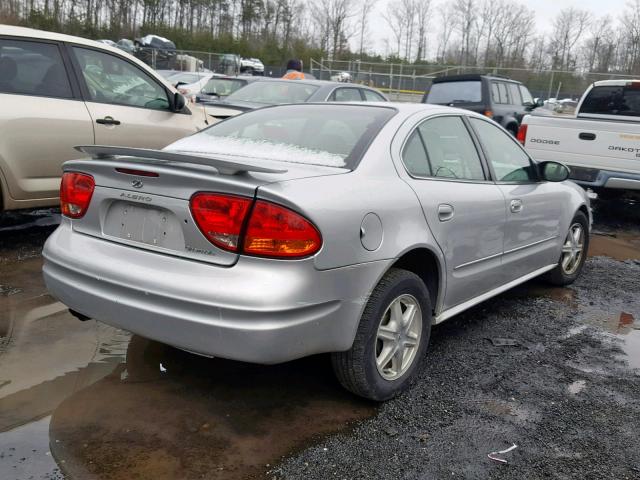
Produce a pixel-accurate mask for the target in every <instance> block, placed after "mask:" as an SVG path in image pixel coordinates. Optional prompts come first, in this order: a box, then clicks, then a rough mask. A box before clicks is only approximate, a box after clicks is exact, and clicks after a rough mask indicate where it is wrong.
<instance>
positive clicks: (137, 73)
mask: <svg viewBox="0 0 640 480" xmlns="http://www.w3.org/2000/svg"><path fill="white" fill-rule="evenodd" d="M73 52H74V54H75V56H76V59H77V60H78V63H79V64H80V68H81V70H82V75H83V77H84V80H85V83H86V85H87V89H88V91H89V98H90V100H91V101H93V102H100V103H113V104H116V105H127V106H131V107H144V108H151V109H156V110H167V109H169V100H168V97H167V92H166V91H165V89H164V88H163V87H161V86H160V85H159V84H158V83H156V82H155V80H153V78H151V77H150V76H149V75H147V74H146V73H144V72H143V71H142V70H140V69H139V68H137V67H135V66H134V65H132V64H130V63H129V62H127V61H125V60H123V59H120V58H118V57H116V56H114V55H110V54H108V53H103V52H98V51H96V50H90V49H87V48H80V47H74V48H73Z"/></svg>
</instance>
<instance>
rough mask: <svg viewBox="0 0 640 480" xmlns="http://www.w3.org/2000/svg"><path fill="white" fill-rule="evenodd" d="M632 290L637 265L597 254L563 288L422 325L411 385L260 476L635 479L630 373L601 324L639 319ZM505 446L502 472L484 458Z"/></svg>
mask: <svg viewBox="0 0 640 480" xmlns="http://www.w3.org/2000/svg"><path fill="white" fill-rule="evenodd" d="M638 292H640V262H638V261H635V260H627V261H625V262H619V261H615V260H611V259H608V258H605V257H597V258H591V259H589V260H588V262H587V264H586V267H585V271H584V273H583V275H582V276H581V278H580V280H579V281H578V282H576V283H575V284H574V285H573V286H571V287H570V288H568V289H547V288H546V287H544V286H543V284H542V283H535V282H534V283H529V284H528V285H526V286H523V287H521V288H518V289H515V290H514V291H512V292H509V293H507V294H505V295H502V296H500V297H498V298H496V299H494V300H490V301H488V302H486V303H484V304H483V305H480V306H479V307H477V308H475V309H473V310H471V311H468V312H467V313H465V314H463V315H461V316H459V317H457V318H455V319H452V320H451V321H449V322H446V323H445V324H443V325H441V326H438V327H436V328H435V329H434V332H433V335H432V340H431V345H430V351H429V353H428V355H427V358H426V366H425V368H424V370H423V372H422V374H421V375H420V378H419V380H418V381H416V382H415V384H414V385H413V387H412V388H411V389H410V390H409V391H407V392H406V393H405V394H403V395H402V396H400V397H399V398H397V399H395V400H392V401H389V402H387V403H385V404H384V405H382V406H381V407H380V410H379V413H378V415H377V416H375V417H374V418H372V419H370V420H367V421H365V422H363V423H361V424H360V425H359V426H358V427H356V428H355V430H354V431H353V432H349V433H343V434H339V435H336V436H332V437H331V438H328V439H325V440H324V441H321V442H320V443H318V444H317V445H315V446H314V447H312V448H309V449H307V450H305V451H302V452H300V453H298V454H297V455H295V456H293V457H290V458H288V459H286V460H285V461H284V462H283V463H282V464H281V465H280V466H279V467H278V468H275V469H273V470H271V471H270V472H268V473H269V474H270V476H272V477H275V478H287V479H297V478H301V479H302V478H304V479H327V478H345V479H346V478H349V479H351V478H394V479H397V478H425V479H431V478H438V479H442V478H461V477H462V478H467V479H473V478H482V479H486V478H492V479H494V478H495V479H512V478H513V479H522V478H526V479H537V478H547V477H550V478H558V479H565V478H566V479H568V478H575V479H614V478H615V479H631V478H634V479H638V478H640V449H639V448H638V444H639V443H640V442H639V440H640V376H639V375H638V371H637V370H636V371H634V370H632V369H631V368H629V366H628V364H627V360H625V358H624V356H623V347H624V344H623V341H624V339H623V337H620V336H619V335H616V334H614V333H610V332H608V331H607V330H606V328H605V327H606V325H608V323H607V322H608V319H610V318H614V319H615V318H617V317H620V318H621V319H629V318H630V319H631V321H633V317H635V318H639V319H640V295H638ZM532 293H534V294H537V296H536V295H532ZM623 310H624V312H625V315H626V316H625V315H622V316H620V313H621V312H622V311H623ZM609 323H610V322H609ZM636 328H637V327H636ZM495 338H509V339H514V340H516V341H517V342H518V344H519V345H517V346H501V347H497V346H494V345H493V344H492V343H491V341H490V339H495ZM638 354H640V352H638V351H636V352H635V358H636V361H637V357H638ZM512 444H516V445H517V449H515V450H513V451H511V452H509V453H506V454H504V455H503V458H504V459H506V460H507V461H508V463H507V464H500V463H497V462H494V461H492V460H490V459H489V458H488V457H487V454H488V453H490V452H492V451H496V450H503V449H505V448H507V447H509V446H511V445H512Z"/></svg>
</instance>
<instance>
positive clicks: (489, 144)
mask: <svg viewBox="0 0 640 480" xmlns="http://www.w3.org/2000/svg"><path fill="white" fill-rule="evenodd" d="M469 122H470V124H471V125H472V127H473V129H474V131H475V132H476V134H477V136H478V138H479V142H480V144H481V145H482V149H483V151H484V154H485V157H486V159H487V161H488V163H489V166H490V168H491V171H492V176H493V178H494V179H495V181H496V184H497V188H499V189H500V191H501V192H502V194H503V195H504V198H505V199H506V206H507V212H506V215H507V223H506V230H505V236H504V255H503V265H504V275H505V278H504V282H503V283H507V282H509V281H511V280H515V279H517V278H519V277H522V276H523V275H526V274H528V273H531V272H533V271H535V270H537V269H539V268H542V267H545V266H547V265H550V264H553V263H555V262H557V261H558V252H559V249H558V242H559V241H561V240H563V239H561V238H560V222H561V221H562V217H563V213H564V212H563V206H564V205H565V202H566V201H567V200H568V198H566V197H565V195H568V193H567V192H564V191H562V189H558V188H557V186H556V185H554V184H551V183H548V182H542V181H540V179H539V178H538V172H537V168H536V166H535V164H534V162H533V161H532V160H531V159H530V158H529V156H528V155H527V153H526V152H525V151H524V149H523V148H522V147H521V146H520V145H519V144H518V143H517V141H516V140H514V139H513V137H512V136H511V135H509V134H508V133H506V132H505V131H504V130H502V129H501V128H499V127H498V126H496V125H495V124H494V123H492V122H489V121H486V120H484V119H480V118H470V119H469Z"/></svg>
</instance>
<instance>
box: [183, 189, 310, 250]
mask: <svg viewBox="0 0 640 480" xmlns="http://www.w3.org/2000/svg"><path fill="white" fill-rule="evenodd" d="M252 203H253V200H251V199H249V198H246V197H238V196H235V195H226V194H220V193H198V194H196V195H194V196H193V197H192V198H191V202H190V209H191V214H192V215H193V218H194V220H195V222H196V225H197V226H198V228H199V229H200V231H201V232H202V233H203V235H204V236H205V237H206V238H207V240H209V241H210V242H211V243H213V244H214V245H216V246H217V247H220V248H222V249H224V250H228V251H231V252H238V253H246V254H248V255H257V256H261V257H275V258H300V257H306V256H309V255H313V254H314V253H316V252H317V251H318V250H320V247H321V246H322V238H321V236H320V232H318V229H317V228H316V227H315V226H314V225H313V224H312V223H311V222H309V221H308V220H307V219H306V218H304V217H303V216H302V215H299V214H298V213H296V212H294V211H292V210H289V209H288V208H286V207H282V206H280V205H277V204H275V203H271V202H267V201H264V200H257V201H256V202H255V204H253V208H251V206H252ZM247 216H248V219H247ZM245 223H246V227H245ZM243 231H244V233H243Z"/></svg>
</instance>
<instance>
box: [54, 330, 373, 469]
mask: <svg viewBox="0 0 640 480" xmlns="http://www.w3.org/2000/svg"><path fill="white" fill-rule="evenodd" d="M374 409H375V407H374V406H373V405H372V404H370V403H368V402H364V401H361V400H357V399H356V398H354V397H353V396H352V395H350V394H348V393H346V392H345V391H344V390H342V389H341V388H340V386H339V385H338V384H337V382H336V380H335V379H334V377H333V375H332V372H331V369H330V366H329V364H328V362H327V358H326V357H325V356H319V357H312V358H308V359H304V360H300V361H296V362H291V363H288V364H284V365H276V366H260V365H250V364H243V363H238V362H232V361H226V360H221V359H209V358H204V357H197V356H195V355H192V354H189V353H186V352H182V351H179V350H176V349H173V348H171V347H168V346H165V345H162V344H159V343H157V342H153V341H150V340H146V339H143V338H141V337H136V336H134V337H133V338H132V340H131V342H130V344H129V348H128V351H127V361H126V364H124V365H121V366H119V367H118V368H117V369H116V370H114V372H113V373H112V374H110V375H108V376H107V377H105V378H103V379H102V380H100V381H98V382H96V383H94V384H93V385H91V386H89V387H87V388H85V389H83V390H81V391H78V392H76V393H74V394H73V395H72V396H71V397H69V398H68V399H66V400H65V401H64V402H63V403H62V404H61V405H60V406H59V407H58V408H57V409H56V411H55V412H54V414H53V417H52V421H51V429H50V434H51V439H52V452H53V454H54V456H55V457H56V459H57V460H58V462H59V463H60V464H61V465H64V470H65V471H66V472H68V473H69V474H71V476H72V477H73V478H101V479H130V478H136V477H138V476H139V477H143V478H154V479H161V478H225V479H234V478H247V476H250V475H254V474H260V473H262V472H263V471H264V470H265V469H266V468H267V467H266V465H267V464H270V465H273V463H274V462H277V461H278V460H279V459H280V458H281V457H282V456H284V455H286V454H288V453H290V452H291V451H292V450H295V449H297V448H300V447H301V446H304V445H305V444H306V443H308V442H309V441H312V440H313V439H315V438H317V437H318V436H320V435H323V434H326V433H330V432H334V431H337V430H340V429H343V428H345V426H346V425H348V424H349V423H350V422H353V421H355V420H360V419H362V418H365V417H367V416H370V415H372V414H373V413H374ZM62 462H64V463H62Z"/></svg>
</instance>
